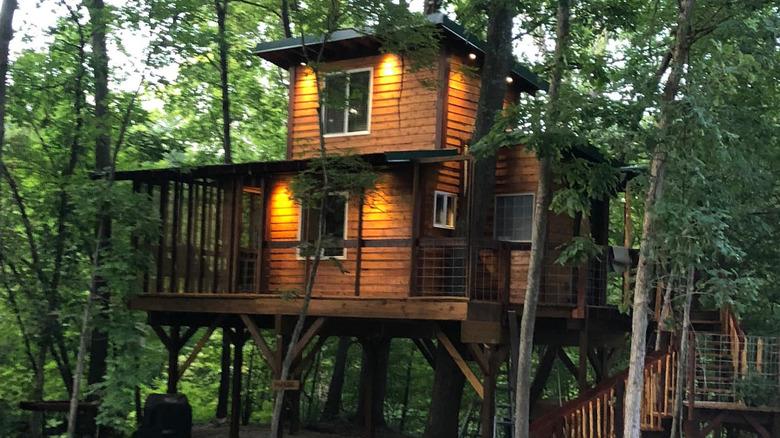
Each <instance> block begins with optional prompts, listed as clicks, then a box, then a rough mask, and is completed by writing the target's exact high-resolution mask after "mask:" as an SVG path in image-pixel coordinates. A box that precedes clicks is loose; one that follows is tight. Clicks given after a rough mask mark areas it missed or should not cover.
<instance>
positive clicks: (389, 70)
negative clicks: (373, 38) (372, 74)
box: [379, 54, 398, 76]
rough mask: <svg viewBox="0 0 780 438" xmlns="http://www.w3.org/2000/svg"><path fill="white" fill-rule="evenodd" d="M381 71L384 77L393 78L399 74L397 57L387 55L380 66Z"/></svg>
mask: <svg viewBox="0 0 780 438" xmlns="http://www.w3.org/2000/svg"><path fill="white" fill-rule="evenodd" d="M379 71H380V74H381V75H382V76H391V75H397V74H398V58H396V56H395V55H390V54H388V55H386V56H385V57H384V58H382V63H381V64H380V66H379Z"/></svg>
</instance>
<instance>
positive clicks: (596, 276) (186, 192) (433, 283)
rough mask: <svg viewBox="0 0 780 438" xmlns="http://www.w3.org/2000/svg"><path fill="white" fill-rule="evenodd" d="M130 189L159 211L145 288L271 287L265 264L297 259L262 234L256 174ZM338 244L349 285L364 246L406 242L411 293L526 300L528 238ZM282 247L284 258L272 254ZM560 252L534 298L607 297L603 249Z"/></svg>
mask: <svg viewBox="0 0 780 438" xmlns="http://www.w3.org/2000/svg"><path fill="white" fill-rule="evenodd" d="M134 190H135V191H137V192H141V193H145V194H147V196H149V198H150V199H151V200H152V202H153V203H154V204H155V206H156V209H157V211H158V213H159V215H160V230H159V235H158V237H157V238H155V239H154V240H153V241H150V242H141V241H138V239H135V241H134V242H135V244H137V245H138V247H139V248H140V249H142V250H145V251H147V252H148V253H149V254H151V255H152V258H153V263H152V266H151V269H149V270H148V271H147V272H145V273H143V275H142V282H143V284H142V290H143V291H144V292H148V293H205V294H214V293H225V294H232V293H256V294H262V293H270V291H271V288H269V281H270V280H269V277H270V276H272V275H274V274H273V273H272V272H271V271H270V270H269V269H270V267H269V266H270V265H272V264H273V263H276V262H278V263H277V264H285V266H287V265H289V266H293V265H296V266H297V265H298V264H300V263H299V261H300V258H298V257H297V252H294V251H297V250H296V249H295V248H297V247H298V246H299V245H300V242H298V241H289V240H285V241H280V240H269V239H268V237H270V236H267V233H266V230H265V227H266V222H267V217H266V214H267V213H266V208H265V206H266V204H268V199H267V197H268V193H267V191H266V190H265V188H264V180H263V179H262V178H259V177H257V178H255V177H252V176H246V177H244V178H243V179H241V178H226V179H221V180H220V179H205V178H200V179H198V178H188V177H187V176H186V175H182V176H180V177H179V179H178V180H158V181H154V180H152V181H146V182H144V183H135V184H134ZM335 244H336V245H338V246H340V247H343V248H348V260H346V261H344V262H345V265H348V266H349V269H348V270H349V271H350V273H351V275H352V277H353V280H348V279H346V278H345V280H344V281H345V285H347V283H352V284H358V283H359V282H356V281H354V277H355V276H359V275H360V266H361V264H360V262H359V259H360V257H361V255H360V254H361V252H362V251H361V249H362V248H369V247H371V248H384V249H390V248H396V249H399V248H407V249H406V251H408V254H409V257H410V258H411V262H409V261H408V259H407V261H403V260H400V259H398V257H399V256H398V254H395V255H394V257H396V259H395V260H394V261H393V263H394V264H395V265H398V266H401V265H405V264H408V265H407V266H409V268H408V269H409V270H408V273H407V274H405V275H406V276H407V277H406V281H407V282H408V287H409V296H411V297H420V296H422V297H464V298H469V299H472V300H483V301H493V302H502V303H508V302H513V303H522V301H523V295H524V292H525V284H526V280H527V260H528V254H529V252H530V251H529V248H528V246H529V245H528V244H513V243H507V242H500V241H496V240H491V239H481V240H477V241H472V243H471V245H468V244H467V240H466V239H464V238H456V237H450V238H436V239H433V238H425V237H423V238H419V239H417V240H413V239H411V238H407V239H373V240H367V239H355V238H353V239H345V240H340V241H338V242H335ZM281 252H284V253H285V255H284V256H283V257H286V258H284V259H283V260H277V259H276V258H275V257H277V256H278V255H279V254H280V253H281ZM399 253H400V252H399ZM559 255H560V249H558V248H557V245H556V246H553V245H551V246H550V247H549V248H547V250H546V255H545V260H544V265H543V269H542V271H543V272H542V284H541V291H540V297H539V303H540V304H541V305H565V306H572V307H576V308H577V309H580V310H581V311H580V312H579V313H580V314H581V316H582V315H584V307H585V305H586V303H587V304H588V305H602V304H604V302H605V296H606V293H605V291H606V256H602V257H597V258H594V259H592V260H589V261H588V262H587V263H584V264H582V265H580V266H563V265H560V264H558V263H557V262H556V260H557V258H558V257H559ZM374 257H376V256H374ZM376 261H377V260H376V258H374V259H372V262H374V263H375V262H376ZM296 269H297V268H296ZM399 269H401V268H399ZM397 272H400V271H397ZM296 275H297V274H296ZM396 275H401V274H396ZM301 278H302V277H301ZM346 287H349V286H348V285H347V286H346ZM356 295H357V293H356Z"/></svg>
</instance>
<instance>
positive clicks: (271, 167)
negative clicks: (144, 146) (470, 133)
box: [114, 149, 458, 181]
mask: <svg viewBox="0 0 780 438" xmlns="http://www.w3.org/2000/svg"><path fill="white" fill-rule="evenodd" d="M457 154H458V153H457V150H455V149H438V150H419V151H402V152H380V153H373V154H364V155H361V157H362V158H363V159H364V160H366V161H367V162H368V163H369V164H371V165H373V166H385V165H400V164H404V163H411V162H413V161H417V160H423V159H427V158H439V157H456V156H457ZM310 161H311V160H281V161H256V162H251V163H240V164H213V165H208V166H196V167H169V168H165V169H141V170H125V171H119V172H116V173H115V174H114V179H116V180H117V181H122V180H144V179H149V180H161V179H162V180H182V179H195V178H218V177H221V176H230V175H252V174H262V173H280V172H296V171H301V170H304V169H306V167H307V166H308V164H309V162H310Z"/></svg>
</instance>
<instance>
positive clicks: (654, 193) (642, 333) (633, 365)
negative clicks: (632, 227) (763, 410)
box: [623, 0, 695, 438]
mask: <svg viewBox="0 0 780 438" xmlns="http://www.w3.org/2000/svg"><path fill="white" fill-rule="evenodd" d="M694 3H695V0H682V1H680V2H679V3H678V11H677V32H676V35H675V43H674V47H673V49H672V61H671V63H672V64H671V71H670V72H669V77H668V78H667V80H666V84H665V85H664V90H663V94H662V96H661V119H660V121H659V129H660V130H661V131H664V130H666V129H667V128H668V126H669V124H671V123H672V119H671V118H672V114H670V110H669V106H671V105H672V103H673V102H674V100H675V96H676V95H677V92H678V91H679V88H680V80H681V78H682V75H683V73H684V72H683V67H684V65H685V61H686V60H687V59H688V54H689V53H690V48H691V42H692V41H691V40H690V39H689V34H690V26H691V10H692V9H693V6H694ZM663 137H664V136H663V135H661V136H660V138H663ZM666 155H667V154H666V145H665V144H663V143H661V142H659V143H658V144H657V145H656V147H655V151H654V152H653V161H652V164H651V166H650V177H651V179H650V187H649V188H648V190H647V194H646V195H645V214H644V218H643V221H642V239H641V245H640V251H639V264H638V265H637V270H636V271H637V273H636V284H635V286H634V303H633V314H632V318H631V349H630V362H629V367H628V379H627V381H626V399H625V408H624V424H623V436H624V438H639V436H640V420H641V419H640V409H641V403H642V387H643V383H644V372H643V369H644V362H645V348H646V347H645V345H646V343H647V339H646V338H647V312H648V308H647V304H648V293H649V287H650V283H651V282H652V259H651V258H650V256H651V254H649V253H650V252H651V250H650V246H651V245H652V242H653V240H654V238H655V214H654V208H655V205H656V203H657V202H658V200H659V199H660V198H661V195H662V192H663V181H664V171H665V169H666Z"/></svg>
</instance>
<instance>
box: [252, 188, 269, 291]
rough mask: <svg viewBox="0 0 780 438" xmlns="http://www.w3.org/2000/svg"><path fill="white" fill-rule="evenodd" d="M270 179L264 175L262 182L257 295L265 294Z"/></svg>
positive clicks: (255, 284)
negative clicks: (264, 261) (264, 252)
mask: <svg viewBox="0 0 780 438" xmlns="http://www.w3.org/2000/svg"><path fill="white" fill-rule="evenodd" d="M268 192H269V190H268V177H267V176H266V175H263V177H262V179H261V180H260V207H259V208H260V222H259V223H258V224H257V227H258V230H257V240H258V242H257V259H256V261H255V281H254V286H253V288H252V289H253V290H254V292H255V293H262V292H263V251H265V221H266V220H267V217H268V214H267V212H266V209H267V208H268V198H269V197H268Z"/></svg>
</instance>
